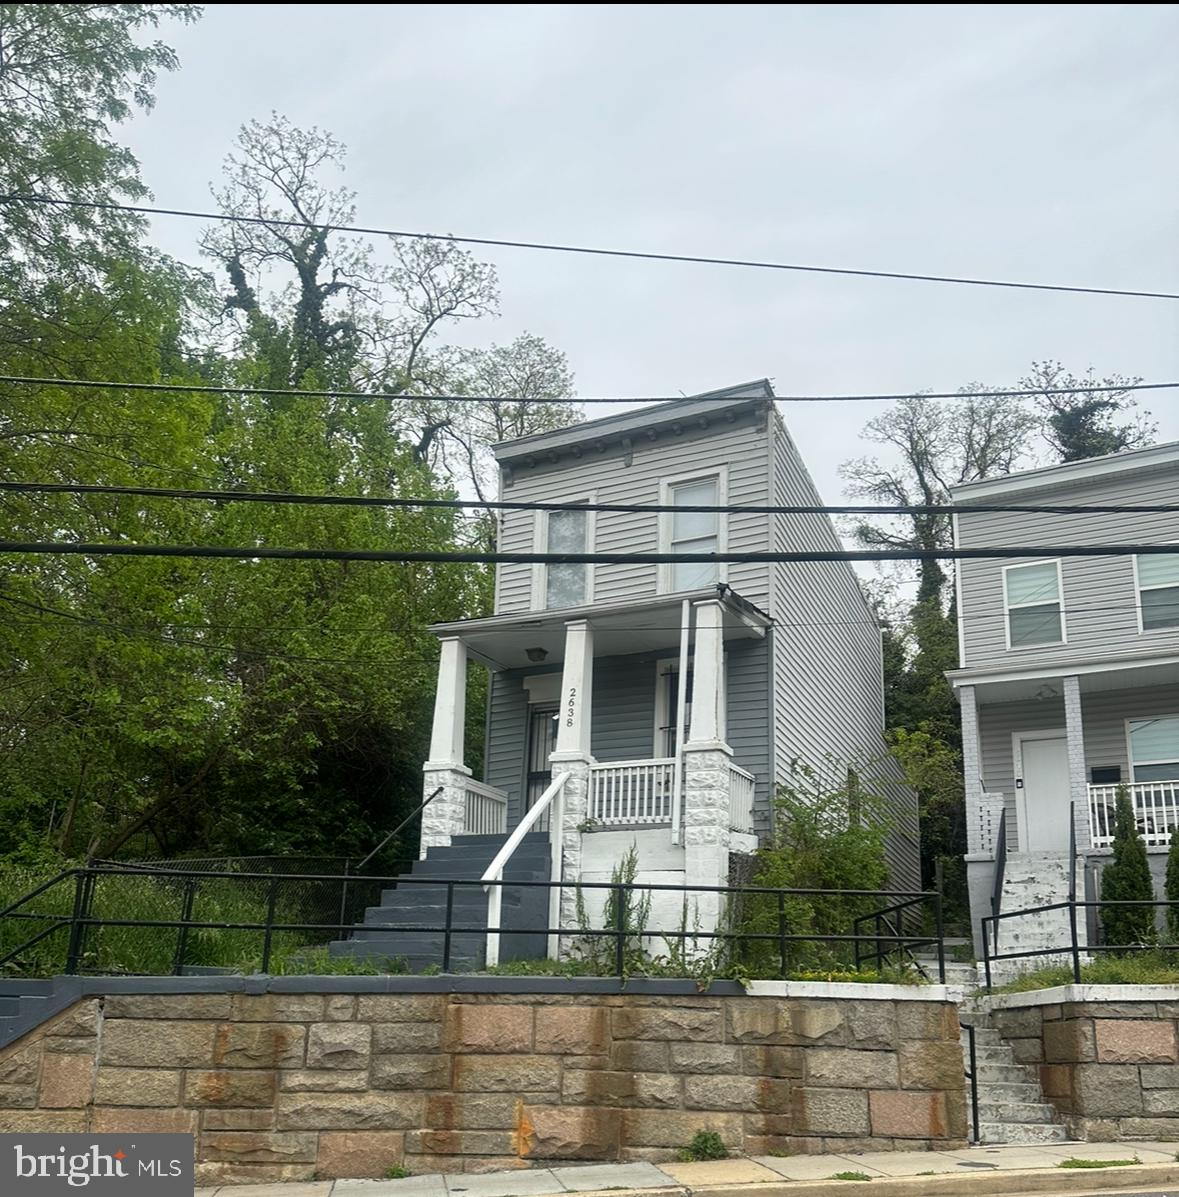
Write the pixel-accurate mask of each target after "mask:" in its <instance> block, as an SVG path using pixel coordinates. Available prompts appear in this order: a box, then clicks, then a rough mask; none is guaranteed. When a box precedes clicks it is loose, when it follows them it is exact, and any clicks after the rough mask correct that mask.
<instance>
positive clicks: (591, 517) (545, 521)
mask: <svg viewBox="0 0 1179 1197" xmlns="http://www.w3.org/2000/svg"><path fill="white" fill-rule="evenodd" d="M597 501H598V492H597V491H596V490H591V491H584V492H582V493H581V494H578V495H572V496H565V497H563V498H559V499H538V500H537V502H541V503H560V504H568V505H571V506H572V505H579V504H584V503H589V504H593V503H596V502H597ZM550 514H551V513H550V512H548V511H537V512H535V514H534V518H533V522H532V551H533V552H534V553H547V552H548V545H549V515H550ZM597 516H598V513H597V512H596V511H587V512H586V513H585V551H586V552H587V553H592V552H593V551H594V545H595V542H596V537H597V531H598V519H597ZM548 568H549V567H548V566H547V565H546V564H545V563H544V562H543V561H535V562H533V565H532V587H531V594H530V598H529V601H530V603H531V607H532V610H533V611H550V610H552V611H558V610H560V611H565V610H570V611H571V610H574V608H572V607H549V606H547V604H546V599H547V598H548V593H547V590H548V587H547V582H548ZM596 569H597V567H596V566H595V565H594V564H593V563H592V562H588V563H587V564H586V567H585V602H584V603H583V604H582V605H583V606H587V607H588V606H589V605H590V604H591V603H593V601H594V581H595V579H594V574H595V571H596Z"/></svg>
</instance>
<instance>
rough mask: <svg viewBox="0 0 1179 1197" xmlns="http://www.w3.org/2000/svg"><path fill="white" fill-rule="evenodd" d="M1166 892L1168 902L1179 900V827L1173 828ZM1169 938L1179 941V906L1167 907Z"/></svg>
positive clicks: (1168, 858) (1168, 851) (1171, 940)
mask: <svg viewBox="0 0 1179 1197" xmlns="http://www.w3.org/2000/svg"><path fill="white" fill-rule="evenodd" d="M1164 893H1165V894H1166V898H1167V901H1168V902H1179V827H1172V828H1171V844H1170V847H1169V848H1168V849H1167V877H1166V881H1165V883H1164ZM1167 939H1168V940H1170V942H1171V943H1179V906H1168V907H1167Z"/></svg>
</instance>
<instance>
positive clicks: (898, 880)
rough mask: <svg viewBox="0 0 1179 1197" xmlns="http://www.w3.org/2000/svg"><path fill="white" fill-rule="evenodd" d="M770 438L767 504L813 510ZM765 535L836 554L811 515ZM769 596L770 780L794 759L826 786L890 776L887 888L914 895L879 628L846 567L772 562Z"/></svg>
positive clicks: (788, 454)
mask: <svg viewBox="0 0 1179 1197" xmlns="http://www.w3.org/2000/svg"><path fill="white" fill-rule="evenodd" d="M772 438H773V439H772V455H773V456H772V461H773V483H772V486H773V499H772V502H773V503H775V504H781V505H791V504H798V505H809V504H819V503H821V502H822V500H821V499H820V497H819V494H818V491H817V490H816V489H815V485H814V482H813V481H812V480H811V477H810V474H809V473H808V472H807V469H806V466H805V465H804V464H803V462H802V459H801V457H800V456H799V453H798V450H797V448H796V447H795V445H794V443H793V441H792V440H791V439H790V436H789V433H788V432H787V431H786V428H785V426H784V425H783V424H782V422H781V420H780V419H777V418H775V420H774V422H773V433H772ZM770 536H771V544H772V547H773V548H774V549H775V550H784V551H788V550H791V549H794V550H798V549H811V550H838V549H840V548H841V547H842V545H841V544H840V541H839V537H838V536H837V534H836V532H835V529H834V527H833V526H832V524H831V521H830V520H829V519H828V518H827V517H826V516H820V515H778V516H774V517H772V519H771V521H770ZM771 595H772V599H771V603H772V612H773V614H774V616H775V621H776V622H775V626H774V630H773V636H774V642H775V647H774V680H773V704H774V728H775V732H774V734H775V765H774V772H775V776H776V778H777V780H778V781H779V782H781V781H784V780H785V779H786V777H787V776H788V773H789V769H790V762H791V760H792V759H794V758H800V759H802V760H803V761H805V762H807V763H808V764H810V765H811V766H812V767H815V768H819V769H821V770H825V771H826V772H827V773H828V774H829V775H831V780H832V781H838V780H839V778H841V777H842V776H844V775H845V773H846V766H847V764H851V763H855V762H856V761H866V760H867V761H872V762H876V763H877V765H878V770H883V772H884V774H885V776H886V777H887V778H891V779H892V781H891V783H889V785H888V790H889V793H890V795H891V797H892V798H893V801H894V809H895V816H894V817H895V824H896V825H895V830H894V832H893V834H892V835H891V837H890V844H889V857H890V866H891V870H892V876H893V883H894V884H895V885H896V886H898V887H899V888H900V887H903V888H917V886H918V884H919V880H920V848H919V844H918V838H917V805H916V802H917V800H916V796H915V795H914V794H913V793H912V791H910V790H908V789H907V788H906V787H905V786H903V785H902V784H900V776H901V775H900V770H899V769H898V768H897V766H896V765H895V762H893V761H892V759H891V757H888V755H887V749H886V746H885V744H884V738H883V735H882V728H883V724H884V692H883V679H882V676H881V668H882V663H881V642H880V628H879V626H878V624H877V620H876V616H875V614H874V612H873V611H872V610H871V608H870V607H869V606H868V604H867V602H866V600H865V598H864V593H863V591H862V589H861V588H860V584H859V580H858V578H857V577H856V574H855V571H854V570H853V569H852V567H851V565H850V564H849V563H847V562H845V561H840V562H791V563H781V564H777V565H775V566H774V567H773V571H772V579H771ZM832 761H834V762H836V763H835V764H832ZM836 773H838V775H839V776H838V777H836V776H834V774H836Z"/></svg>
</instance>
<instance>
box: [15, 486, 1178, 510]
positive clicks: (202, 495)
mask: <svg viewBox="0 0 1179 1197" xmlns="http://www.w3.org/2000/svg"><path fill="white" fill-rule="evenodd" d="M5 492H7V493H13V494H25V493H29V494H50V495H55V494H68V495H129V496H134V497H137V498H147V499H184V500H200V501H208V502H217V503H290V504H295V505H307V506H327V507H389V508H394V509H410V510H414V509H418V508H421V509H426V510H432V509H442V510H467V509H472V508H475V509H480V510H484V509H490V510H493V511H594V512H599V511H601V512H614V513H617V514H623V515H642V514H645V513H653V514H661V513H672V512H702V513H715V512H719V513H722V514H727V515H964V514H997V513H1000V512H1004V513H1022V514H1026V515H1124V514H1133V515H1174V514H1177V513H1179V503H1134V504H1122V503H1118V504H1110V503H1075V504H1073V503H1070V504H1053V505H1045V504H1009V503H962V504H950V503H926V504H898V505H872V504H863V505H857V504H850V505H849V504H841V505H835V506H831V505H823V504H760V503H733V504H727V505H725V504H715V503H713V504H710V503H682V504H680V503H543V502H533V501H530V500H514V499H486V500H484V499H415V498H403V497H392V496H384V495H325V494H299V493H296V492H291V491H248V490H192V489H186V488H176V487H161V486H108V485H102V484H97V483H74V482H10V481H0V493H5Z"/></svg>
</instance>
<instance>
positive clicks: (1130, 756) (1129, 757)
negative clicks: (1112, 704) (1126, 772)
mask: <svg viewBox="0 0 1179 1197" xmlns="http://www.w3.org/2000/svg"><path fill="white" fill-rule="evenodd" d="M1151 719H1179V711H1177V712H1175V713H1174V714H1160V715H1133V716H1129V717H1127V718H1125V719H1123V720H1122V727H1123V732H1124V734H1125V737H1126V761H1127V762H1128V763H1129V766H1130V784H1131V785H1134V784H1136V783H1137V782H1138V777H1137V774H1136V773H1135V772H1134V766H1135V765H1172V764H1174V763H1175V762H1176V761H1179V753H1176V754H1175V755H1174V756H1173V757H1166V758H1164V759H1163V760H1161V761H1136V760H1135V759H1134V742H1133V741H1132V740H1131V739H1130V724H1131V723H1142V722H1145V721H1148V720H1151ZM1142 784H1144V785H1149V784H1150V783H1149V782H1143V783H1142Z"/></svg>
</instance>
